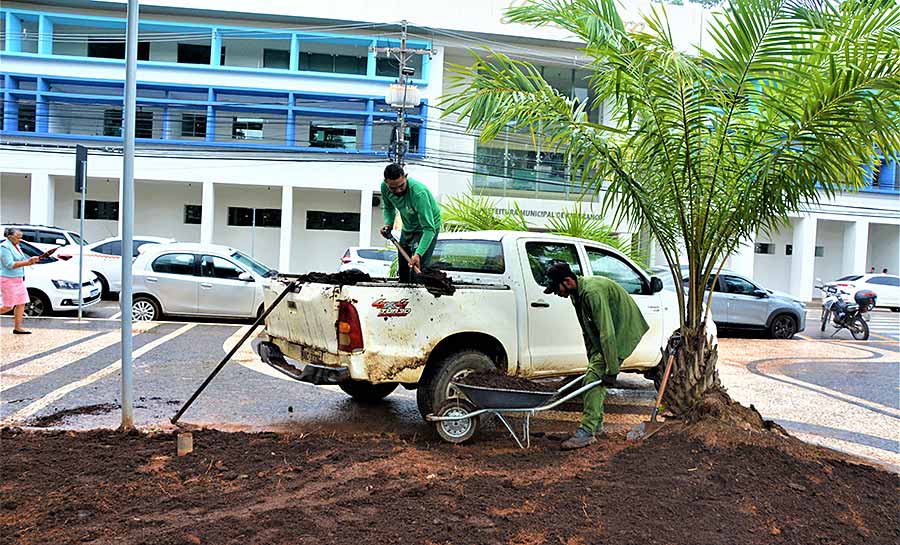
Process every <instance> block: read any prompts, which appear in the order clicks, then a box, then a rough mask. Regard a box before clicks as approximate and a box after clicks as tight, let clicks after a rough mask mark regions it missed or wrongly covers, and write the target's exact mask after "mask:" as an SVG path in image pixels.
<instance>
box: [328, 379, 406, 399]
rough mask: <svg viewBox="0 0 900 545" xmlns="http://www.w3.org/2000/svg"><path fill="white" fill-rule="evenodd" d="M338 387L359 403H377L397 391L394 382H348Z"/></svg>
mask: <svg viewBox="0 0 900 545" xmlns="http://www.w3.org/2000/svg"><path fill="white" fill-rule="evenodd" d="M338 386H340V388H341V390H343V391H344V393H345V394H347V395H348V396H350V397H352V398H353V399H354V400H356V401H359V402H360V403H378V402H379V401H381V400H382V399H384V398H386V397H387V396H389V395H390V394H391V392H393V391H394V390H396V389H397V383H396V382H383V383H381V384H372V383H371V382H360V381H356V380H350V381H347V382H342V383H340V384H339V385H338Z"/></svg>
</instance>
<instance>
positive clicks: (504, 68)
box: [444, 0, 900, 415]
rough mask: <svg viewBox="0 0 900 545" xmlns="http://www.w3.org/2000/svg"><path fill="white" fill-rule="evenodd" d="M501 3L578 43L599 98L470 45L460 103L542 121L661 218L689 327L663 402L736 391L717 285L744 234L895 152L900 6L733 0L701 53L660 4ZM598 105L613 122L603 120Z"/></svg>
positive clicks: (633, 217) (494, 129)
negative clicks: (723, 380) (638, 24)
mask: <svg viewBox="0 0 900 545" xmlns="http://www.w3.org/2000/svg"><path fill="white" fill-rule="evenodd" d="M506 15H507V19H508V20H509V21H510V22H516V23H526V24H531V25H534V26H545V25H553V26H557V27H561V28H563V29H565V30H567V31H569V32H570V33H572V34H574V35H575V36H577V37H579V38H580V40H581V41H583V42H584V53H585V54H586V55H587V56H589V57H590V59H591V60H592V62H591V69H592V71H593V75H592V77H591V79H590V85H591V87H592V90H593V92H594V95H595V96H596V99H595V101H594V102H587V101H579V100H577V99H570V98H568V97H566V96H564V95H561V94H560V93H559V92H557V91H556V90H554V89H553V88H552V87H551V86H550V85H549V84H548V83H547V82H546V81H545V80H544V79H543V78H542V77H541V75H540V73H539V72H538V71H537V70H536V69H535V67H534V66H532V65H530V64H528V63H525V62H521V61H518V60H514V59H511V58H509V57H507V56H504V55H501V54H493V55H489V56H479V55H475V58H474V62H473V64H472V65H471V66H467V67H457V68H456V69H455V75H454V76H453V77H454V80H455V81H454V82H453V84H454V87H453V88H452V89H451V92H450V93H449V94H448V95H447V96H446V97H445V98H444V106H445V107H447V108H448V109H449V111H448V114H452V115H456V116H459V117H460V118H462V119H465V120H467V123H468V128H469V129H470V130H472V131H475V130H478V131H480V138H481V140H482V141H488V140H491V139H492V138H494V137H495V136H496V135H497V134H498V133H499V132H500V131H501V130H502V129H503V128H504V127H506V126H507V125H508V124H512V125H513V126H514V127H515V128H516V129H518V130H532V131H538V132H540V133H541V136H542V141H543V143H544V144H545V145H548V144H549V145H550V146H552V147H554V148H555V149H556V151H559V152H561V153H564V154H565V157H566V160H567V161H568V164H569V168H570V170H571V171H573V172H578V173H579V179H580V181H581V183H582V184H583V185H584V186H585V188H586V189H587V188H589V189H590V190H591V191H593V192H596V193H597V194H599V195H600V200H601V202H602V203H603V206H604V207H606V209H609V210H614V211H615V213H616V216H617V218H619V219H624V220H627V221H628V223H629V224H631V225H643V226H646V228H647V229H649V231H650V233H651V235H652V236H653V238H654V239H655V240H656V242H657V243H658V244H659V246H660V248H661V250H662V254H663V255H664V256H665V259H666V261H667V262H668V265H669V268H670V270H671V273H672V276H673V280H674V286H675V289H676V291H677V296H678V304H679V308H680V310H681V330H682V333H683V335H684V338H685V347H684V349H683V350H682V351H681V352H680V354H679V357H678V359H677V364H676V367H675V371H674V373H673V375H672V379H671V380H672V388H671V389H670V390H669V394H668V395H667V399H666V403H667V406H668V407H670V408H671V409H672V410H673V411H674V412H675V413H676V414H680V415H683V414H685V413H688V412H689V411H690V410H691V409H692V408H695V407H697V406H698V403H699V402H700V401H701V399H702V397H703V396H704V395H705V394H707V393H713V392H715V393H721V394H723V395H724V392H723V391H722V389H721V386H720V383H719V378H718V373H717V372H716V360H717V355H716V351H715V348H714V346H713V345H712V344H711V342H710V340H709V339H708V338H707V335H706V334H705V324H706V318H707V314H708V310H706V309H708V308H709V300H708V298H707V297H708V296H706V295H705V294H704V287H705V286H706V285H707V282H708V281H709V280H710V279H711V278H715V277H716V276H717V275H718V273H719V271H720V270H721V268H722V266H723V263H724V261H725V260H726V258H727V257H728V255H729V254H731V253H733V252H734V251H735V249H736V248H737V246H738V245H739V244H740V242H741V241H742V240H745V239H749V238H751V237H753V236H755V234H756V233H757V232H767V231H772V230H777V229H778V228H779V227H781V226H783V225H785V224H786V223H787V216H788V214H789V213H791V212H795V211H798V210H800V209H801V208H802V207H804V206H806V205H809V204H811V203H816V202H818V201H819V200H820V199H822V198H823V197H831V196H833V195H834V194H835V193H837V192H839V191H842V190H846V189H856V188H859V187H861V186H862V185H863V184H864V180H865V178H866V177H867V176H868V174H867V166H868V165H871V164H873V163H874V162H875V160H876V156H877V152H878V151H879V150H880V152H881V153H883V154H885V155H887V156H889V157H892V158H896V157H898V150H900V107H898V106H900V98H898V97H900V4H898V3H897V2H896V1H888V2H881V1H879V2H872V1H868V0H847V1H843V2H840V3H838V2H836V1H831V0H730V1H729V2H728V3H727V5H726V7H725V8H724V9H722V10H721V11H720V12H717V13H716V14H714V18H713V21H712V22H711V24H710V29H709V30H710V36H711V37H712V40H713V42H714V48H710V49H709V50H707V49H699V48H697V49H695V50H693V51H681V50H679V49H677V48H676V47H675V46H674V44H673V38H672V31H671V28H670V25H669V22H668V20H667V16H666V9H665V6H664V5H655V7H654V8H653V9H652V10H651V11H650V13H649V14H647V15H646V16H645V17H644V23H645V29H646V30H643V31H640V32H637V31H634V32H631V31H628V30H626V29H625V25H624V24H623V21H622V18H621V17H620V15H619V13H618V11H617V8H616V4H615V0H530V1H528V2H526V3H525V4H523V5H521V6H518V7H513V8H510V9H509V10H508V11H507V14H506ZM601 102H602V103H604V104H605V105H606V108H607V110H608V111H609V112H611V114H612V115H611V118H610V119H606V120H604V121H602V122H601V123H592V122H590V121H589V120H588V115H587V114H588V112H589V111H590V110H591V109H594V108H598V106H599V104H600V103H601ZM683 263H684V264H686V265H687V270H688V281H687V283H686V284H684V283H683V281H682V280H683V279H682V274H681V265H682V264H683Z"/></svg>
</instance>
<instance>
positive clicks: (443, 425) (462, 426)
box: [434, 397, 481, 443]
mask: <svg viewBox="0 0 900 545" xmlns="http://www.w3.org/2000/svg"><path fill="white" fill-rule="evenodd" d="M476 410H477V409H476V408H475V406H474V405H472V403H471V402H469V401H467V400H465V399H462V398H459V397H452V398H450V399H447V400H446V401H444V402H443V403H441V405H440V406H439V407H438V408H437V410H436V411H435V412H434V415H435V416H465V415H467V414H469V413H473V412H475V411H476ZM434 426H435V429H436V430H437V433H438V435H440V436H441V439H443V440H444V441H447V442H448V443H465V442H466V441H469V440H470V439H472V438H473V437H475V434H476V433H478V428H480V427H481V418H480V417H477V416H476V417H475V418H465V419H461V420H443V421H439V422H435V423H434Z"/></svg>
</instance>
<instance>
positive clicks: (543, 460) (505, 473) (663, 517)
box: [0, 426, 900, 545]
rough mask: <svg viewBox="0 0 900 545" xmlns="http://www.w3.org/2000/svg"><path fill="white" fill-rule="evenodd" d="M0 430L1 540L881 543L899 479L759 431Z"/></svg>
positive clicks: (893, 527) (890, 540) (898, 518)
mask: <svg viewBox="0 0 900 545" xmlns="http://www.w3.org/2000/svg"><path fill="white" fill-rule="evenodd" d="M193 434H194V437H193V441H194V449H195V450H194V453H192V454H190V455H188V456H184V457H176V456H175V450H176V449H175V446H176V441H175V436H174V435H173V434H169V433H161V434H150V435H146V434H140V433H130V434H121V433H116V432H111V431H95V432H82V433H75V432H44V433H33V432H22V431H18V430H9V429H6V430H3V431H2V432H0V444H2V456H0V543H2V544H7V543H9V544H12V543H16V544H21V545H29V544H38V543H40V544H46V543H93V544H129V545H169V544H197V543H201V544H202V543H208V544H250V543H254V544H255V543H266V544H288V543H290V544H301V545H302V544H310V545H312V544H316V545H318V544H320V543H339V544H342V543H347V544H353V545H359V544H361V543H379V544H380V543H403V544H438V543H440V544H466V545H469V544H496V543H501V544H516V545H520V544H554V545H556V544H560V543H562V544H571V545H575V544H600V543H615V544H637V543H641V544H645V543H647V544H654V543H658V544H671V545H680V544H684V545H695V544H729V545H733V544H741V545H755V544H770V543H785V544H788V543H789V544H833V543H840V544H844V545H849V544H867V545H879V544H894V543H897V541H898V539H900V513H898V511H897V509H896V506H897V500H898V498H900V496H898V492H900V479H898V476H897V475H895V474H891V473H887V472H883V471H881V470H878V469H874V468H871V467H868V466H863V465H857V464H854V463H851V462H848V461H847V460H845V459H843V458H842V457H841V456H840V455H838V454H837V453H834V452H831V451H824V450H822V449H814V448H812V447H808V446H806V445H803V444H801V443H799V442H797V441H796V440H791V439H790V438H783V437H781V436H779V435H775V434H772V433H771V432H755V431H750V430H733V433H732V432H729V431H728V430H724V431H723V430H722V429H718V428H716V427H715V426H712V427H707V428H704V427H703V426H694V427H677V426H676V427H674V428H668V429H666V430H664V431H662V432H660V433H658V434H657V435H654V436H653V437H651V438H650V439H648V440H647V441H644V442H642V443H628V442H626V441H625V440H624V438H623V437H622V436H620V435H615V434H613V435H612V436H610V438H608V439H605V440H601V441H599V442H598V444H597V445H595V446H593V447H589V448H587V449H585V450H581V451H573V452H560V451H559V449H558V448H559V443H558V441H554V440H551V439H550V438H549V437H550V436H540V437H535V438H534V441H533V446H532V448H531V449H530V450H528V451H524V450H519V449H517V448H516V447H514V446H512V444H511V442H510V440H509V438H508V437H506V436H504V435H502V434H501V433H500V432H491V433H488V434H486V435H483V436H481V437H480V438H479V439H478V440H477V441H476V442H474V443H472V444H468V445H461V446H452V445H448V444H444V443H440V442H438V441H437V440H435V439H434V438H424V439H423V438H422V437H421V436H418V437H409V436H401V435H394V434H390V435H384V434H382V435H376V434H359V435H352V436H339V435H335V434H332V433H329V432H322V431H315V430H312V431H310V432H309V433H305V434H300V433H298V434H293V435H278V434H274V433H259V434H245V433H223V432H218V431H209V430H204V431H195V432H193Z"/></svg>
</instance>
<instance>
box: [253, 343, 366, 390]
mask: <svg viewBox="0 0 900 545" xmlns="http://www.w3.org/2000/svg"><path fill="white" fill-rule="evenodd" d="M256 351H257V352H258V353H259V357H260V358H261V359H262V361H264V362H265V363H267V364H268V365H269V366H270V367H272V368H273V369H276V370H277V371H279V372H280V373H282V374H284V375H287V376H289V377H290V378H292V379H294V380H297V381H300V382H306V383H309V384H318V385H321V384H340V383H342V382H345V381H348V380H350V370H349V369H346V368H343V367H341V368H335V367H327V366H325V365H316V364H314V363H307V364H305V365H304V366H303V368H302V369H300V368H297V367H296V366H294V365H291V364H290V363H288V361H287V359H286V358H285V357H284V354H283V353H282V352H281V349H280V348H278V345H276V344H275V343H271V342H268V341H263V342H261V343H259V345H258V346H257V347H256Z"/></svg>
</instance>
